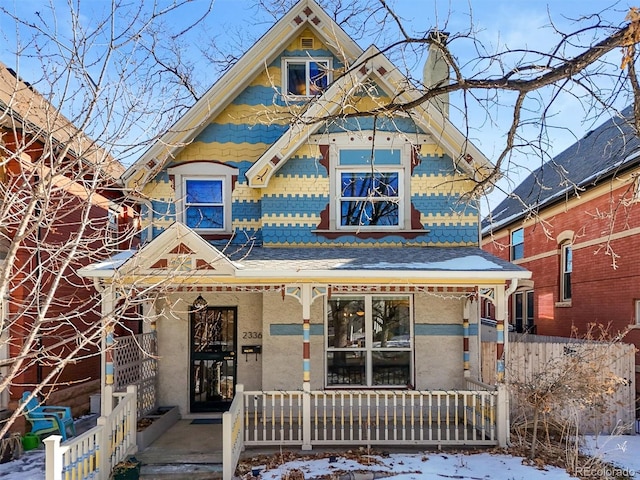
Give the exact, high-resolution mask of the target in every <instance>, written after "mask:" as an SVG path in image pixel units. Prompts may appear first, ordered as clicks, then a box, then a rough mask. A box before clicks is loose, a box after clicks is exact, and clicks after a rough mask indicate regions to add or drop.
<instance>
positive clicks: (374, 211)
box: [340, 169, 402, 227]
mask: <svg viewBox="0 0 640 480" xmlns="http://www.w3.org/2000/svg"><path fill="white" fill-rule="evenodd" d="M401 182H402V173H401V172H400V171H399V170H377V169H371V170H346V171H345V170H341V171H340V226H341V227H371V226H377V227H397V226H398V225H400V190H399V188H400V184H401Z"/></svg>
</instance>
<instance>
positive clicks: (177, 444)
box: [136, 419, 222, 480]
mask: <svg viewBox="0 0 640 480" xmlns="http://www.w3.org/2000/svg"><path fill="white" fill-rule="evenodd" d="M192 421H193V419H182V420H179V421H178V422H177V423H176V424H175V425H173V426H172V427H171V428H170V429H169V430H167V431H166V432H164V433H163V434H162V435H161V436H160V438H158V439H157V440H156V441H155V442H153V444H151V445H150V446H149V447H148V448H146V449H145V450H144V451H142V452H138V453H137V454H136V458H137V459H138V460H140V461H142V469H141V472H140V478H141V479H164V478H167V479H169V478H171V479H172V480H181V479H185V480H187V479H198V480H204V479H219V478H222V423H214V424H211V423H205V424H193V423H192ZM221 421H222V420H221V419H220V422H221Z"/></svg>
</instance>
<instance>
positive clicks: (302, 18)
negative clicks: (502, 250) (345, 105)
mask: <svg viewBox="0 0 640 480" xmlns="http://www.w3.org/2000/svg"><path fill="white" fill-rule="evenodd" d="M306 28H309V29H311V30H312V31H313V32H314V34H315V35H317V36H318V37H319V38H320V39H321V40H322V41H323V43H324V44H325V45H326V46H327V47H328V48H329V49H330V50H332V51H333V52H334V54H336V55H338V56H340V57H341V58H342V59H343V60H344V61H345V64H347V65H348V64H349V63H351V62H352V61H353V60H355V59H356V58H357V57H358V56H359V55H360V54H361V53H362V49H361V48H360V47H359V46H358V44H357V43H356V42H355V41H353V39H352V38H351V37H350V36H349V35H347V33H346V32H345V31H344V30H342V28H341V27H340V26H339V25H338V24H337V23H335V22H334V21H333V19H332V18H331V17H330V16H329V15H327V14H326V13H325V12H324V10H323V9H322V8H321V7H320V6H319V5H318V4H317V3H316V2H315V1H314V0H300V1H299V2H298V3H296V4H295V5H294V6H293V7H292V8H291V9H290V10H289V12H288V13H287V14H286V15H285V16H284V17H282V18H281V19H280V20H278V21H277V22H276V23H275V25H273V27H271V29H269V31H268V32H267V33H266V34H265V35H263V36H262V38H260V40H258V41H257V42H256V43H255V44H254V45H253V47H251V48H250V49H249V50H247V52H246V53H245V54H244V55H243V56H242V57H241V58H240V59H239V60H238V61H237V62H236V63H235V65H233V66H232V67H231V68H230V69H229V70H227V72H226V73H225V74H224V75H223V76H222V77H220V79H219V80H218V81H217V82H216V83H215V84H214V85H213V86H212V87H211V88H210V89H209V90H208V91H207V92H206V93H205V94H204V95H203V96H202V97H201V98H200V99H199V100H198V101H197V102H196V103H195V105H193V106H192V107H191V108H190V109H189V111H188V112H187V113H186V114H185V115H183V116H182V117H181V118H180V120H178V121H177V122H176V123H175V125H174V126H173V127H172V128H171V129H170V130H169V131H168V132H166V133H165V134H164V135H163V136H162V137H161V138H160V139H159V140H158V141H156V142H155V143H154V144H153V145H152V146H151V147H150V148H149V149H148V150H147V151H146V152H145V153H144V155H142V157H140V159H138V161H136V162H135V163H134V164H133V165H132V166H131V167H129V168H128V169H127V171H126V172H124V174H123V175H122V179H123V181H124V183H125V186H127V187H129V188H137V187H142V186H143V185H144V184H145V183H146V182H147V181H148V180H149V179H150V178H151V177H152V176H153V175H154V174H155V173H157V172H158V171H159V170H160V169H161V168H162V167H163V166H164V165H165V164H166V163H167V162H168V161H170V160H171V159H172V158H173V157H174V156H175V155H176V154H177V153H178V152H179V151H180V150H181V149H182V148H183V147H184V146H185V145H187V144H188V143H189V142H191V141H192V140H193V139H194V138H195V137H196V136H197V135H198V134H199V133H200V132H202V130H203V129H204V128H205V127H206V126H207V125H208V123H209V121H210V120H211V119H212V118H215V117H216V116H217V115H219V114H220V113H221V112H222V111H223V110H224V109H225V108H226V107H227V106H228V105H229V104H230V103H231V102H232V101H233V99H234V98H235V97H236V96H237V95H238V94H239V93H240V92H241V91H242V90H243V89H244V88H245V87H246V86H247V85H248V84H249V83H250V82H251V80H252V79H253V78H255V77H256V75H258V74H259V73H260V72H261V71H263V70H264V69H265V68H266V65H268V64H269V63H270V62H272V61H273V60H274V59H275V58H276V57H277V56H278V55H279V54H280V53H281V52H282V50H283V49H284V48H285V47H286V46H287V45H288V44H290V43H291V41H292V40H293V39H294V38H295V37H296V36H297V35H299V34H300V33H301V32H302V31H303V30H305V29H306Z"/></svg>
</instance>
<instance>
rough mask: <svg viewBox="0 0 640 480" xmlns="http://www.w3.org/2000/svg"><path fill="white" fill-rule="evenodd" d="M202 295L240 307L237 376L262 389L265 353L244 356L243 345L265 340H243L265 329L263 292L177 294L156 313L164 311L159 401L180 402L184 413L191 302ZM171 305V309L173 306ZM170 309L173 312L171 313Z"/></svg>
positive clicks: (160, 325)
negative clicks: (244, 335) (247, 333)
mask: <svg viewBox="0 0 640 480" xmlns="http://www.w3.org/2000/svg"><path fill="white" fill-rule="evenodd" d="M198 295H202V296H203V298H204V299H205V300H206V301H207V302H208V304H209V306H212V307H214V306H215V307H237V308H238V317H237V322H238V327H237V328H238V337H237V344H238V347H237V348H238V360H237V378H238V382H239V383H244V384H245V385H246V388H247V389H251V390H260V389H261V384H260V383H261V376H262V361H263V357H264V354H263V355H257V356H256V355H248V356H246V357H245V355H242V354H241V353H240V351H241V346H242V345H259V344H261V340H262V339H253V338H252V339H249V340H247V339H243V333H245V332H261V331H262V294H261V293H252V292H234V293H218V292H216V293H210V292H204V293H190V292H185V293H175V294H173V295H170V296H169V297H168V302H170V303H159V304H158V305H157V307H156V309H157V312H158V313H160V312H164V315H163V317H162V318H160V319H159V321H158V355H159V360H158V400H159V402H160V404H161V405H177V406H178V407H180V413H181V414H182V415H184V414H188V413H189V409H190V408H189V348H190V343H189V342H190V339H189V305H192V304H193V302H194V300H195V299H196V298H197V297H198ZM170 305H171V308H170ZM168 312H172V313H171V314H169V313H168Z"/></svg>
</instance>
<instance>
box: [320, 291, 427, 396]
mask: <svg viewBox="0 0 640 480" xmlns="http://www.w3.org/2000/svg"><path fill="white" fill-rule="evenodd" d="M337 297H345V298H356V297H361V298H363V299H364V312H365V314H364V321H365V347H364V348H333V347H331V348H329V318H328V314H327V312H328V311H329V307H328V305H327V303H328V302H329V298H328V297H327V296H325V304H324V306H325V310H324V311H325V314H324V331H325V334H324V381H323V383H324V385H325V387H326V388H330V389H353V388H363V389H367V388H398V387H401V386H404V385H373V361H372V353H373V352H374V351H379V350H374V348H373V315H372V307H371V305H372V299H373V297H376V298H393V297H396V298H397V297H405V298H408V299H409V332H411V333H410V335H409V339H410V340H409V347H405V348H401V347H398V348H389V349H387V350H389V351H392V352H400V351H402V352H410V355H409V378H410V379H413V378H414V376H415V354H414V353H415V348H414V346H415V339H414V336H415V329H414V308H413V295H403V294H379V293H354V294H345V295H332V298H337ZM345 351H346V352H364V353H365V358H366V360H365V362H366V363H365V364H366V369H365V376H366V379H367V383H366V384H365V385H339V384H338V385H335V384H328V382H327V377H328V367H329V365H328V362H327V355H328V353H330V352H345Z"/></svg>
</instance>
